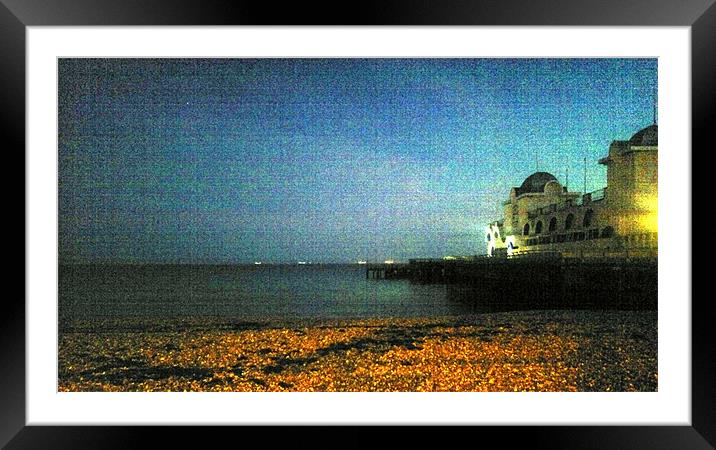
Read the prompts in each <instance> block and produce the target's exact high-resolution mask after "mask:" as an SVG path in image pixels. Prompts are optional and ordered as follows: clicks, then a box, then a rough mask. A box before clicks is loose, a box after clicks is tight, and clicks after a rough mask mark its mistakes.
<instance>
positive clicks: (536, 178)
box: [516, 172, 557, 196]
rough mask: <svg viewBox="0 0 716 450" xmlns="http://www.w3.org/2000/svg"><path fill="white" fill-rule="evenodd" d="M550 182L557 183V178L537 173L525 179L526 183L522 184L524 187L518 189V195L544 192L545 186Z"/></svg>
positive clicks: (545, 173)
mask: <svg viewBox="0 0 716 450" xmlns="http://www.w3.org/2000/svg"><path fill="white" fill-rule="evenodd" d="M550 181H557V178H555V176H554V175H552V174H551V173H547V172H535V173H533V174H532V175H530V176H528V177H527V178H525V181H523V182H522V186H520V187H518V188H517V192H516V194H517V195H518V196H520V195H522V194H527V193H533V192H540V193H541V192H544V186H545V185H546V184H547V183H549V182H550Z"/></svg>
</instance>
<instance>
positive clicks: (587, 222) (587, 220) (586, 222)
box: [582, 209, 594, 228]
mask: <svg viewBox="0 0 716 450" xmlns="http://www.w3.org/2000/svg"><path fill="white" fill-rule="evenodd" d="M592 216H594V211H592V210H591V209H588V210H587V212H585V213H584V219H583V220H582V226H583V227H584V228H587V227H590V226H591V225H592Z"/></svg>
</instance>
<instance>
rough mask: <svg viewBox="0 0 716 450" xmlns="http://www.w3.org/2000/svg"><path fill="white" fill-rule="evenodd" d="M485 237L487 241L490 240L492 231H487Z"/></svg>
mask: <svg viewBox="0 0 716 450" xmlns="http://www.w3.org/2000/svg"><path fill="white" fill-rule="evenodd" d="M485 239H486V240H487V242H490V233H487V236H485Z"/></svg>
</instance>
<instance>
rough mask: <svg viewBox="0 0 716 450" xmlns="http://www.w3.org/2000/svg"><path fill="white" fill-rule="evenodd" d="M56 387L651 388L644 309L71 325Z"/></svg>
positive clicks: (654, 378) (652, 362)
mask: <svg viewBox="0 0 716 450" xmlns="http://www.w3.org/2000/svg"><path fill="white" fill-rule="evenodd" d="M58 350H59V363H58V366H59V367H58V391H61V392H67V391H73V392H77V391H92V392H97V391H120V392H135V391H139V392H151V391H172V392H185V391H198V392H206V391H224V392H279V391H298V392H348V391H352V392H423V391H449V392H487V391H492V392H504V391H509V392H512V391H518V392H526V391H542V392H544V391H557V392H575V391H579V392H605V391H617V392H630V391H656V390H657V387H658V375H657V312H656V311H523V312H505V313H490V314H476V315H470V316H460V317H439V318H429V319H427V318H425V319H423V318H421V319H359V320H345V319H341V320H328V319H322V320H307V321H280V322H279V321H269V320H259V321H248V320H242V319H227V318H216V319H214V318H179V317H177V318H163V319H152V318H131V319H107V320H92V321H81V320H77V321H73V322H70V323H65V324H61V326H60V333H59V348H58Z"/></svg>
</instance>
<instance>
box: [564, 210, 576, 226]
mask: <svg viewBox="0 0 716 450" xmlns="http://www.w3.org/2000/svg"><path fill="white" fill-rule="evenodd" d="M572 223H574V214H568V215H567V218H566V219H565V220H564V229H565V230H569V229H571V228H572Z"/></svg>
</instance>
